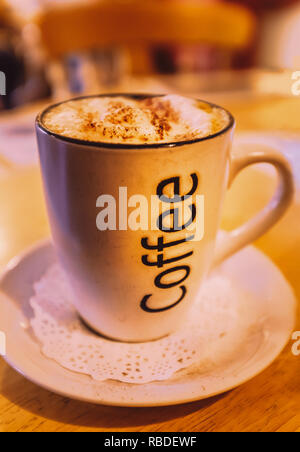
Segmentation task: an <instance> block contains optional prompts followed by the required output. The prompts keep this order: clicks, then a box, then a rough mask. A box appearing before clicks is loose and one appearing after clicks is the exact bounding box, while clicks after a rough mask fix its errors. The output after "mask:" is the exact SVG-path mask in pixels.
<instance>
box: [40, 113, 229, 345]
mask: <svg viewBox="0 0 300 452" xmlns="http://www.w3.org/2000/svg"><path fill="white" fill-rule="evenodd" d="M233 129H234V121H233V119H232V117H231V116H230V120H229V124H228V126H227V128H226V129H224V130H223V131H222V132H220V133H218V134H216V135H214V136H209V137H207V138H204V139H199V140H194V141H191V142H185V143H177V144H170V145H166V144H163V145H156V146H155V145H153V146H150V145H145V146H143V145H136V146H134V145H131V146H130V145H120V146H117V145H109V144H104V143H103V144H99V143H98V144H96V143H88V142H83V141H79V140H74V139H68V138H65V137H61V136H58V135H55V134H53V133H51V132H49V131H48V130H46V129H45V128H44V126H43V114H41V115H40V116H39V118H38V120H37V137H38V145H39V155H40V165H41V170H42V177H43V183H44V191H45V197H46V203H47V209H48V215H49V220H50V225H51V231H52V237H53V242H54V246H55V249H56V252H57V257H58V259H59V262H60V264H61V266H62V268H63V270H64V271H65V274H66V277H67V280H68V282H69V283H70V287H71V289H72V291H73V295H74V305H75V307H76V309H77V310H78V312H79V314H80V316H81V317H82V319H83V320H84V321H85V322H86V323H87V324H88V325H89V326H90V327H91V328H92V329H94V330H95V331H97V332H99V333H101V334H103V335H105V336H107V337H110V338H113V339H116V340H121V341H128V342H143V341H149V340H154V339H158V338H160V337H163V336H165V335H167V334H169V333H171V332H173V331H174V330H176V329H177V328H178V327H179V326H180V324H181V323H182V322H183V320H184V318H185V316H186V313H187V311H188V309H189V307H190V305H191V303H193V302H194V301H195V299H196V297H197V296H198V294H199V289H200V286H201V283H202V281H203V278H204V277H205V276H206V275H207V273H208V271H209V269H210V266H211V263H212V259H213V254H214V247H215V241H216V236H217V232H218V228H219V224H220V216H221V209H222V204H223V198H224V195H225V192H226V188H227V184H228V174H229V166H230V148H231V143H232V135H233Z"/></svg>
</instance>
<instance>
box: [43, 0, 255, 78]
mask: <svg viewBox="0 0 300 452" xmlns="http://www.w3.org/2000/svg"><path fill="white" fill-rule="evenodd" d="M255 25H256V21H255V17H254V16H253V14H252V13H251V12H250V11H249V10H248V9H246V8H244V7H241V6H238V5H234V4H223V3H215V4H207V5H205V4H197V3H193V2H191V3H182V2H170V3H169V2H166V3H163V2H161V1H160V0H156V1H155V0H143V1H141V0H129V1H128V0H127V1H124V0H123V1H122V0H114V1H111V0H102V1H92V2H87V3H85V4H84V5H83V4H79V5H78V4H75V5H69V6H60V7H58V6H56V7H53V8H49V9H47V10H46V11H44V12H43V14H41V16H40V17H39V26H40V30H41V39H42V43H43V46H44V49H45V51H46V53H47V56H48V58H49V59H51V60H54V61H55V60H56V61H57V60H59V59H61V58H63V57H65V56H66V55H68V54H73V53H74V52H79V53H80V52H82V53H85V52H89V51H92V50H96V49H100V48H104V49H105V48H106V49H107V48H119V49H120V48H122V49H127V51H128V49H130V53H131V57H132V61H131V68H132V71H133V72H134V73H145V72H151V71H152V72H153V67H151V62H150V59H147V55H148V53H147V52H145V49H148V48H151V47H153V46H156V45H169V44H171V45H172V44H197V43H208V44H210V45H212V46H216V47H220V48H225V49H227V50H228V52H231V51H232V52H233V51H236V50H239V49H243V48H246V47H247V46H248V45H249V44H250V43H251V41H252V39H253V36H254V33H255Z"/></svg>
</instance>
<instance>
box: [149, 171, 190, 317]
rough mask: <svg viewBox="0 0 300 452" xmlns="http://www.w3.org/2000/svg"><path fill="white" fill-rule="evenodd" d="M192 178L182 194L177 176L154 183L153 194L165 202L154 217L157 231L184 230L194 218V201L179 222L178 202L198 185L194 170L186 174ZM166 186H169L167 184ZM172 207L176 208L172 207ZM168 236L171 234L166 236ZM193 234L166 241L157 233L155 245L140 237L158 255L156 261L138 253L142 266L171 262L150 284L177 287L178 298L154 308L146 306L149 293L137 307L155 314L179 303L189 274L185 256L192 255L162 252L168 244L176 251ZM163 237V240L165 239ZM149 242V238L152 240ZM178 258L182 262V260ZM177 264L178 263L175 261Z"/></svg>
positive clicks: (166, 264)
mask: <svg viewBox="0 0 300 452" xmlns="http://www.w3.org/2000/svg"><path fill="white" fill-rule="evenodd" d="M190 177H191V180H192V188H191V190H190V191H189V192H188V193H186V194H181V193H180V177H171V178H169V179H165V180H163V181H162V182H160V183H159V185H158V186H157V197H158V198H159V200H160V201H161V202H163V203H165V204H167V205H168V210H164V212H163V213H161V214H160V215H159V216H158V218H157V227H158V229H159V230H160V231H162V232H166V233H168V234H172V233H175V232H178V231H186V230H187V228H189V227H190V226H191V224H193V223H194V221H195V220H196V218H197V215H198V214H199V213H198V212H197V205H196V203H192V204H191V205H190V206H189V209H190V217H189V218H188V219H187V221H186V222H184V223H182V224H179V221H178V219H179V211H180V204H181V203H184V202H186V201H187V200H188V199H192V196H193V195H194V193H195V192H196V190H197V188H198V185H199V179H198V176H197V174H196V173H193V174H191V175H190ZM167 186H172V187H173V189H172V193H174V196H173V197H172V198H170V197H168V196H166V195H165V194H164V190H165V188H166V187H167ZM169 188H170V187H169ZM175 206H176V207H175ZM168 217H169V218H170V217H171V218H172V219H173V221H169V222H168V224H167V225H165V224H164V220H165V219H166V218H168ZM170 223H172V226H170ZM170 237H171V235H170ZM194 238H195V237H194V235H187V234H184V236H183V237H182V238H180V239H177V240H173V241H172V240H168V238H167V236H164V235H162V236H160V237H159V238H158V240H157V243H156V244H153V243H149V237H144V238H143V239H142V241H141V244H142V247H143V248H144V249H146V250H148V251H149V250H151V251H152V252H153V251H156V252H157V253H158V254H157V255H156V260H154V261H152V260H150V259H149V254H144V255H143V256H142V262H143V264H144V265H146V266H149V267H154V266H156V267H157V268H164V267H165V266H169V265H172V264H174V265H172V266H171V267H169V268H167V269H166V270H163V271H162V272H161V273H159V274H158V275H157V276H156V278H155V280H154V284H155V286H156V287H157V288H158V289H162V290H166V289H170V288H172V287H175V286H179V292H180V293H179V297H178V299H177V300H175V301H172V302H171V303H170V304H168V305H167V306H164V307H159V308H154V307H150V306H149V303H148V301H149V300H150V299H151V298H152V297H153V294H148V295H145V296H144V297H143V299H142V301H141V304H140V306H141V308H142V309H143V310H144V311H146V312H149V313H155V312H163V311H167V310H169V309H172V308H174V307H175V306H177V305H178V304H179V303H181V302H182V300H183V299H184V298H185V296H186V294H187V287H186V285H183V284H182V283H184V282H185V281H186V280H187V279H188V277H189V275H190V273H191V267H190V266H189V265H187V263H186V259H187V258H189V257H191V256H192V255H193V254H194V251H193V250H192V247H191V250H190V251H189V252H187V253H184V254H182V253H180V252H179V253H178V255H177V256H176V257H173V258H167V257H165V256H164V251H165V249H166V251H167V250H168V249H170V248H171V247H175V246H176V247H178V250H180V245H182V244H184V243H186V242H191V241H193V240H194ZM165 239H166V240H165ZM152 242H153V240H152ZM182 261H185V262H184V263H183V262H182ZM179 263H180V264H179ZM178 264H179V265H178ZM181 273H183V276H180V275H181ZM171 274H172V275H175V274H178V275H179V276H178V279H177V280H175V281H172V282H166V281H165V278H166V277H167V276H168V275H171Z"/></svg>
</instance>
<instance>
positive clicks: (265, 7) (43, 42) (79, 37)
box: [0, 0, 300, 110]
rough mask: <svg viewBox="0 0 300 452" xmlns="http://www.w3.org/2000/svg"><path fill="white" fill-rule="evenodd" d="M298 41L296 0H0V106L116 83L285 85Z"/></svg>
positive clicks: (299, 6) (123, 86) (186, 88)
mask: <svg viewBox="0 0 300 452" xmlns="http://www.w3.org/2000/svg"><path fill="white" fill-rule="evenodd" d="M299 42H300V3H299V0H230V1H227V0H143V1H140V0H85V1H84V2H82V1H80V0H22V1H19V0H0V70H1V71H3V72H4V73H5V75H6V84H7V86H6V96H1V97H0V110H7V109H14V108H16V107H18V106H21V105H26V104H29V103H32V102H35V101H37V100H41V99H63V98H65V97H70V95H78V94H81V93H93V92H103V91H110V90H115V89H118V90H120V91H133V90H134V91H147V90H148V91H149V90H150V91H152V90H154V91H155V90H156V91H168V90H173V91H180V92H185V93H190V94H193V93H199V92H201V93H202V92H203V93H209V92H210V91H214V92H216V91H219V92H220V91H222V92H226V91H231V92H232V91H239V92H241V91H247V90H249V89H252V88H253V85H255V88H256V89H257V88H258V89H261V88H263V89H264V90H266V91H268V92H269V91H270V90H271V91H272V90H273V91H274V90H275V91H279V92H282V91H288V89H289V87H290V85H289V84H288V85H286V84H284V83H281V84H280V80H284V79H285V77H289V75H287V74H290V71H293V70H297V68H298V69H299V68H300V52H299V50H298V49H299ZM251 68H252V69H253V68H255V69H260V73H259V77H258V75H257V74H258V73H257V71H252V72H249V71H248V70H249V69H251ZM262 71H264V72H262ZM241 74H243V75H242V76H241ZM274 77H275V78H274ZM204 97H205V96H204Z"/></svg>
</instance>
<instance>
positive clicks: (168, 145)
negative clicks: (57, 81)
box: [35, 93, 235, 150]
mask: <svg viewBox="0 0 300 452" xmlns="http://www.w3.org/2000/svg"><path fill="white" fill-rule="evenodd" d="M164 95H165V94H153V93H151V94H146V93H105V94H92V95H88V96H79V97H74V98H70V99H67V100H64V101H61V102H58V103H55V104H51V105H49V106H48V107H46V108H45V109H44V110H43V111H41V112H40V113H39V114H38V115H37V117H36V121H35V122H36V125H37V127H38V128H39V129H40V130H42V131H43V132H45V133H46V134H47V135H49V136H52V137H54V138H57V139H59V140H62V141H65V142H67V143H72V144H77V145H80V146H87V147H91V148H100V149H101V148H102V149H103V148H104V149H119V150H121V149H124V150H136V149H141V150H147V149H173V148H176V147H181V146H186V145H189V144H195V143H199V142H203V141H208V140H211V139H213V138H217V137H218V136H221V135H223V134H225V133H226V132H228V131H229V130H231V129H232V128H233V127H234V126H235V118H234V116H233V115H232V114H231V113H230V111H228V110H227V109H226V108H224V107H221V106H220V105H217V104H214V103H213V102H209V101H207V100H202V99H198V98H192V99H195V100H196V101H198V102H202V103H204V104H207V105H209V106H211V107H213V108H218V109H220V110H223V111H225V112H226V114H227V115H228V118H229V122H228V124H227V125H226V126H225V127H224V128H223V129H221V130H219V131H218V132H216V133H214V134H212V135H207V136H204V137H201V138H195V139H193V140H182V141H175V142H168V143H143V144H130V143H108V142H104V141H89V140H83V139H78V138H71V137H67V136H64V135H60V134H59V133H56V132H52V131H51V130H49V129H48V128H47V127H46V126H45V125H44V124H43V119H44V116H45V115H46V114H47V113H48V112H49V111H51V110H52V109H54V108H56V107H59V106H60V105H63V104H66V103H68V102H71V101H75V102H76V101H78V100H84V99H96V98H99V97H100V98H101V97H130V98H133V99H144V98H148V97H150V98H151V97H161V96H164ZM183 97H188V96H183Z"/></svg>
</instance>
